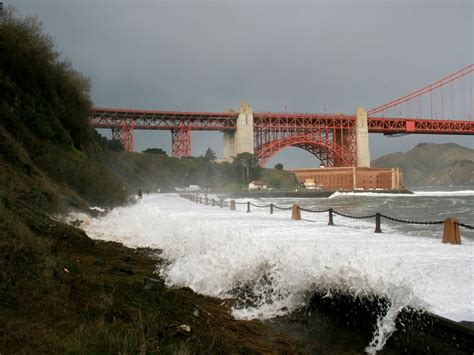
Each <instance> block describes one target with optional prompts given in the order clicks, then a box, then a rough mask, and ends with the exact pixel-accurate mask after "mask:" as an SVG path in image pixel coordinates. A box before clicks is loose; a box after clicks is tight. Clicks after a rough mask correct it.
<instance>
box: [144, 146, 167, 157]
mask: <svg viewBox="0 0 474 355" xmlns="http://www.w3.org/2000/svg"><path fill="white" fill-rule="evenodd" d="M143 153H148V154H158V155H165V156H166V155H167V154H166V152H165V151H164V150H163V149H161V148H148V149H145V150H144V151H143Z"/></svg>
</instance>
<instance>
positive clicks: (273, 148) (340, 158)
mask: <svg viewBox="0 0 474 355" xmlns="http://www.w3.org/2000/svg"><path fill="white" fill-rule="evenodd" d="M287 147H297V148H301V149H303V150H305V151H307V152H309V153H311V154H313V155H314V156H315V157H316V158H317V159H319V160H320V161H321V162H323V163H324V165H325V166H328V167H331V166H351V165H352V161H353V157H351V156H350V155H347V153H346V152H345V151H344V147H343V146H340V145H337V144H332V142H328V143H326V142H318V141H315V140H314V139H309V138H308V137H307V136H292V137H288V138H284V139H279V140H274V141H271V142H268V143H264V144H263V145H262V146H261V147H256V148H255V157H256V159H257V163H258V165H259V166H265V164H266V163H267V162H268V161H269V160H270V159H271V158H272V157H273V156H274V155H275V154H277V153H278V152H280V151H281V150H283V149H285V148H287Z"/></svg>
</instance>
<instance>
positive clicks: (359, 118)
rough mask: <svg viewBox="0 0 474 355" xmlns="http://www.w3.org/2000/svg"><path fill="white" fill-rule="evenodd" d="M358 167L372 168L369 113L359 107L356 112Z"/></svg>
mask: <svg viewBox="0 0 474 355" xmlns="http://www.w3.org/2000/svg"><path fill="white" fill-rule="evenodd" d="M356 139H357V144H356V147H357V167H358V168H370V151H369V128H368V125H367V112H365V111H364V109H363V108H362V107H361V106H359V107H357V110H356Z"/></svg>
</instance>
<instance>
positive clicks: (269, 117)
mask: <svg viewBox="0 0 474 355" xmlns="http://www.w3.org/2000/svg"><path fill="white" fill-rule="evenodd" d="M473 70H474V65H473V64H471V65H469V66H467V67H465V68H463V69H461V70H458V71H457V72H455V73H453V74H451V75H448V76H446V77H444V78H442V79H440V80H438V81H436V82H434V83H432V84H430V85H427V86H425V87H423V88H422V89H419V90H417V91H414V92H411V93H409V94H408V95H405V96H403V97H400V98H398V99H396V100H392V101H390V102H388V103H386V104H384V105H381V106H377V107H375V108H373V109H370V110H368V111H367V112H365V111H364V110H363V109H362V108H358V109H357V111H356V114H355V115H344V114H329V113H324V114H315V113H287V112H285V113H282V112H253V110H252V108H251V107H250V106H249V105H247V104H243V105H241V107H240V111H239V112H236V111H232V110H229V111H226V112H189V111H160V110H138V109H123V108H110V107H108V108H105V107H94V108H93V109H92V110H91V112H90V115H89V121H90V124H91V125H92V126H93V127H95V128H106V129H111V130H112V139H114V140H119V141H120V142H122V144H123V147H124V149H125V150H127V151H133V145H134V130H136V129H138V130H169V131H171V145H172V156H173V157H176V158H181V157H188V156H191V131H193V130H200V131H221V132H223V133H224V158H226V159H229V160H230V159H232V157H234V156H236V155H237V154H239V153H243V152H249V153H252V154H255V158H256V160H257V164H258V165H260V166H264V165H265V164H266V163H267V162H268V161H269V160H270V159H271V158H272V156H273V155H275V154H276V153H277V152H279V151H280V150H282V149H284V148H286V147H288V146H294V147H299V148H302V149H304V150H306V151H308V152H310V153H312V154H313V155H314V156H316V157H317V158H318V159H319V160H320V161H321V162H323V163H324V164H325V165H326V166H328V167H342V166H367V164H370V159H368V135H367V133H383V134H385V135H394V134H450V135H474V120H473V119H474V114H473V106H474V102H473V101H474V97H473V87H472V72H473Z"/></svg>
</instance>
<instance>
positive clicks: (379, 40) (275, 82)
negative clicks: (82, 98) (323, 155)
mask: <svg viewBox="0 0 474 355" xmlns="http://www.w3.org/2000/svg"><path fill="white" fill-rule="evenodd" d="M3 2H4V5H14V6H15V7H16V8H17V10H18V12H19V13H20V14H22V15H38V17H39V18H40V19H41V20H42V21H43V23H44V27H45V30H46V31H47V32H48V33H50V34H51V35H52V36H53V38H54V39H55V41H56V45H57V49H58V50H59V51H60V52H61V53H62V55H63V56H64V57H67V58H69V59H70V60H71V61H72V62H73V64H74V66H75V67H76V68H77V69H78V70H79V71H81V72H83V73H84V74H85V75H87V76H89V77H91V78H92V81H93V89H92V98H93V101H94V104H95V105H97V106H111V107H132V108H145V109H177V110H196V111H197V110H206V111H223V110H226V109H228V108H234V109H237V108H238V104H239V102H240V101H246V102H249V103H250V104H251V105H252V107H253V108H254V110H255V111H284V110H285V106H286V107H287V110H288V111H290V112H323V110H324V108H326V110H327V112H343V113H347V114H353V113H354V112H355V109H356V107H357V106H358V105H361V106H363V107H365V108H366V109H370V108H372V107H374V106H377V105H380V104H383V103H386V102H388V101H391V100H392V99H395V98H398V97H400V96H403V95H405V94H407V93H409V92H410V91H414V90H416V89H419V88H421V87H423V86H425V85H426V84H429V83H431V82H433V81H436V80H438V79H441V78H442V77H443V76H445V75H447V74H451V73H453V72H455V71H456V70H458V69H461V68H463V67H465V66H467V65H469V64H471V63H472V62H473V38H472V36H473V32H474V26H473V1H469V0H468V1H457V0H445V1H436V0H435V1H428V0H427V1H421V0H412V1H407V0H392V1H384V0H379V1H377V0H372V1H366V0H363V1H340V0H335V1H334V0H333V1H330V0H327V1H312V2H309V1H305V2H301V1H300V2H298V1H291V2H290V1H287V2H281V1H280V2H278V1H225V0H223V1H182V0H175V1H168V2H165V1H138V0H135V1H131V0H128V1H111V0H108V1H106V0H88V1H85V0H82V1H80V0H56V1H52V0H10V1H9V0H3ZM471 119H472V118H471ZM107 133H108V132H107ZM192 139H193V143H192V149H193V155H199V154H203V153H204V151H205V150H206V149H207V147H208V146H210V147H211V148H212V149H214V150H215V151H216V152H217V155H218V156H222V151H223V142H222V134H221V133H217V132H215V133H212V132H197V133H196V132H194V133H193V135H192ZM420 142H435V143H439V142H455V143H458V144H462V145H465V146H467V147H470V148H474V138H473V137H472V136H471V137H460V136H426V135H411V136H410V135H409V136H404V137H398V138H388V137H384V136H382V135H379V134H371V135H370V150H371V157H372V159H374V158H377V157H379V156H381V155H384V154H387V153H390V152H396V151H402V152H404V151H407V150H409V149H411V148H412V147H413V146H415V145H416V144H417V143H420ZM147 147H160V148H163V149H165V150H167V151H168V152H169V151H170V149H171V136H170V133H169V132H164V131H160V132H157V131H145V132H143V131H142V132H136V133H135V149H136V150H139V151H141V150H143V149H146V148H147ZM277 162H282V163H283V164H284V165H285V166H286V167H298V166H315V165H319V163H318V162H317V161H316V160H315V158H314V157H313V156H312V155H310V154H309V153H307V152H305V151H303V150H301V149H298V148H287V149H285V150H283V151H282V152H280V153H279V154H277V155H276V156H275V157H274V158H273V159H272V160H271V161H270V162H269V164H268V166H273V165H274V164H275V163H277Z"/></svg>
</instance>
